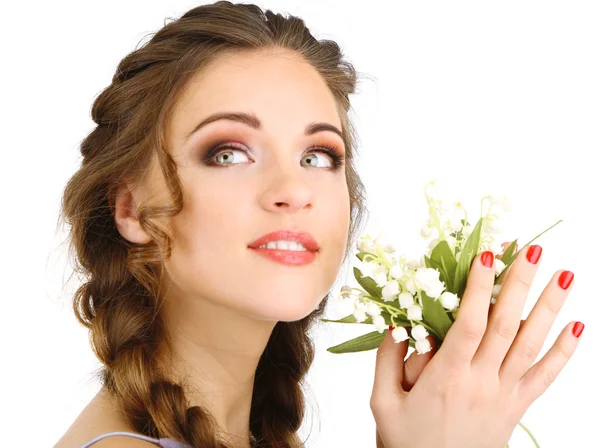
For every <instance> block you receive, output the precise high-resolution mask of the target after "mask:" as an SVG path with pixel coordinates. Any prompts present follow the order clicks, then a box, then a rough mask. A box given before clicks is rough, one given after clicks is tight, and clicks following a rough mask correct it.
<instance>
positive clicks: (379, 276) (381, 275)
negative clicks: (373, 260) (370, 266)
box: [372, 268, 387, 288]
mask: <svg viewBox="0 0 600 448" xmlns="http://www.w3.org/2000/svg"><path fill="white" fill-rule="evenodd" d="M384 269H385V268H384ZM372 279H373V280H374V281H375V283H376V284H377V286H379V287H380V288H382V287H384V286H385V284H386V283H387V273H386V272H385V270H382V269H380V270H378V271H377V272H376V273H375V274H373V276H372Z"/></svg>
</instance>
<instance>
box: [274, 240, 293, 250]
mask: <svg viewBox="0 0 600 448" xmlns="http://www.w3.org/2000/svg"><path fill="white" fill-rule="evenodd" d="M289 247H290V245H289V243H287V242H286V241H277V249H279V250H289Z"/></svg>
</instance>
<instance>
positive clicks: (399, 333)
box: [392, 327, 408, 344]
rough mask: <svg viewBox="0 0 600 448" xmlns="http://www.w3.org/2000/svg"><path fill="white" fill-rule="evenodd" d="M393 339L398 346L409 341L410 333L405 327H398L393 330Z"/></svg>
mask: <svg viewBox="0 0 600 448" xmlns="http://www.w3.org/2000/svg"><path fill="white" fill-rule="evenodd" d="M392 338H393V339H394V342H395V343H396V344H398V343H399V342H403V341H406V340H407V339H408V331H406V328H404V327H396V328H394V329H393V330H392Z"/></svg>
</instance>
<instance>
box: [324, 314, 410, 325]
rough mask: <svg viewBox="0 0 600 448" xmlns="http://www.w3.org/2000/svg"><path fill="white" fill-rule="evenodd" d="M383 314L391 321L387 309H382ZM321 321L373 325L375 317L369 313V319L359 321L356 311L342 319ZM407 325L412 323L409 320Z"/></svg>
mask: <svg viewBox="0 0 600 448" xmlns="http://www.w3.org/2000/svg"><path fill="white" fill-rule="evenodd" d="M381 315H382V316H383V319H384V320H385V321H386V322H391V314H390V313H388V312H387V311H381ZM319 320H320V321H321V322H330V323H340V324H371V325H373V317H372V316H369V315H368V314H367V319H366V320H364V321H362V322H357V321H356V317H354V313H352V314H350V315H348V316H346V317H342V318H341V319H337V320H332V319H319ZM407 325H410V322H408V324H407Z"/></svg>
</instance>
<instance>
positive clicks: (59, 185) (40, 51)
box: [0, 0, 600, 448]
mask: <svg viewBox="0 0 600 448" xmlns="http://www.w3.org/2000/svg"><path fill="white" fill-rule="evenodd" d="M197 5H198V3H196V2H191V1H174V0H169V1H160V2H159V1H147V0H144V1H141V0H138V1H122V0H121V1H108V0H105V1H103V2H91V1H78V2H75V1H73V2H65V1H53V2H45V1H37V2H14V4H13V5H10V6H8V5H7V4H6V3H3V6H2V12H1V13H0V14H1V16H2V18H3V20H2V22H3V25H2V27H0V45H1V47H2V53H1V54H2V60H1V62H0V65H1V67H2V70H1V72H0V78H1V83H0V89H1V98H2V100H1V102H0V113H1V116H0V118H1V125H0V126H1V127H0V129H1V135H2V160H1V162H0V167H1V170H2V171H1V174H2V175H1V176H0V183H1V184H0V186H1V188H0V192H1V193H0V194H1V200H2V209H1V212H0V213H1V214H2V219H1V220H0V226H1V234H2V237H3V246H4V249H3V252H4V255H5V256H4V257H3V259H2V261H0V263H1V269H0V275H1V276H2V293H1V295H2V297H1V302H0V303H2V308H1V311H0V319H1V321H0V344H2V345H1V350H0V354H1V367H0V388H1V396H0V410H1V414H2V417H1V419H0V426H1V428H2V429H1V431H2V439H3V445H6V446H13V444H14V445H19V446H32V447H33V446H36V447H38V446H39V447H41V446H52V445H53V444H54V443H55V442H56V441H57V440H58V439H59V438H60V436H61V435H62V434H63V433H64V432H65V431H66V429H67V428H68V427H69V426H70V424H71V423H72V421H73V420H74V419H75V418H76V416H77V415H78V414H79V412H80V411H81V410H82V409H83V407H84V406H85V405H86V403H87V402H88V401H89V400H90V399H91V398H92V396H93V395H94V394H95V392H96V391H97V389H98V383H97V382H96V381H95V380H94V377H93V372H94V369H96V368H98V367H99V364H98V363H97V361H96V360H95V358H94V356H93V355H92V352H91V349H90V348H89V345H88V340H87V332H86V331H85V330H84V329H83V327H80V326H79V325H78V324H77V322H76V320H75V318H74V316H73V314H72V312H71V309H70V298H71V294H72V293H73V291H74V288H75V286H76V285H72V284H67V283H66V282H67V279H68V278H69V275H70V272H71V271H70V270H69V266H68V264H67V262H66V259H65V253H64V252H65V251H64V247H63V246H61V243H62V242H63V240H64V235H63V234H61V233H57V232H56V231H55V229H56V227H55V225H56V219H57V216H58V207H59V199H60V195H61V193H62V189H63V187H64V185H65V183H66V181H67V180H68V178H69V177H70V176H71V174H72V173H73V172H74V171H75V170H76V169H77V167H78V164H79V152H78V144H79V142H80V141H81V139H83V138H84V136H85V135H86V134H87V133H88V132H89V131H91V129H92V128H93V122H92V121H91V119H90V117H89V115H90V107H91V104H92V102H93V100H94V98H95V96H96V95H97V94H98V93H99V92H100V91H101V90H102V89H103V88H104V87H105V86H106V85H108V84H109V83H110V79H111V77H112V75H113V73H114V71H115V68H116V65H117V64H118V62H119V61H120V59H121V58H123V57H124V56H125V55H126V54H127V53H129V52H130V51H132V50H133V49H134V47H135V46H136V45H137V44H138V42H139V41H140V40H141V39H142V38H143V37H144V36H145V35H146V34H147V33H149V32H153V31H156V30H157V29H158V28H160V27H161V26H162V25H163V23H164V19H165V18H167V17H178V16H180V15H181V14H183V13H184V12H185V11H187V10H188V9H190V8H192V7H194V6H197ZM260 5H261V6H263V7H267V8H273V9H275V10H276V11H278V12H288V13H291V14H294V15H298V16H300V17H302V18H303V19H304V20H305V21H306V23H307V25H308V26H309V28H310V29H311V31H312V32H313V33H314V34H315V35H316V37H318V38H321V39H322V38H329V39H334V40H336V41H337V42H339V43H340V45H341V46H342V48H343V50H344V52H345V54H346V56H347V57H348V59H349V60H350V61H351V62H352V63H353V64H354V65H355V67H356V69H357V70H358V71H359V72H361V73H363V74H364V75H365V77H363V81H362V82H361V84H360V86H359V92H358V93H357V94H356V95H354V96H353V97H352V104H353V109H354V111H353V118H354V119H355V122H356V126H357V129H358V133H359V136H360V142H359V153H360V157H359V171H360V173H361V174H362V177H363V181H364V182H365V184H366V186H367V189H368V195H369V208H370V221H369V225H370V226H376V227H377V228H382V229H384V230H385V231H386V234H387V235H388V240H389V242H391V243H393V244H395V245H397V247H409V246H411V245H414V243H415V241H418V239H419V237H418V234H417V232H418V230H419V229H420V227H421V225H422V224H423V222H424V220H425V219H426V218H427V216H426V207H425V199H424V196H423V194H422V187H423V186H424V185H425V183H426V182H427V181H429V180H430V179H432V178H434V177H442V178H445V179H446V180H447V183H448V184H449V185H450V186H451V187H452V188H453V189H454V193H455V196H456V197H457V198H460V199H462V200H464V201H465V202H466V203H467V204H468V205H469V206H471V207H472V208H471V209H470V210H471V212H472V213H473V214H477V213H479V210H478V200H479V198H481V197H482V196H484V195H486V194H488V193H501V194H506V195H507V196H508V197H509V199H510V200H511V201H512V203H513V211H512V212H511V214H510V224H509V226H508V230H507V234H506V240H512V239H514V238H516V237H520V240H519V241H520V242H521V243H522V244H524V243H526V242H527V241H528V240H529V239H530V238H531V237H533V236H535V235H537V234H538V233H539V232H540V231H541V230H543V229H545V228H547V227H549V226H550V225H552V224H554V223H555V222H556V221H557V220H559V219H563V220H564V221H563V223H561V224H560V225H559V226H557V227H556V228H554V229H553V230H552V231H551V232H549V233H547V234H546V235H544V236H543V237H542V238H541V239H540V240H539V244H541V245H542V246H543V247H544V258H543V262H542V264H541V266H540V268H539V271H538V275H537V277H536V280H535V283H534V284H533V287H532V291H531V294H530V297H529V300H528V302H527V304H526V307H525V308H526V309H525V310H524V316H526V315H527V313H528V312H529V311H530V310H531V308H532V307H533V305H534V303H535V300H536V299H537V297H538V296H539V294H540V293H541V290H542V289H543V287H544V286H545V284H546V282H547V281H548V280H549V278H550V276H551V275H552V274H553V273H554V272H555V271H556V270H558V269H570V270H572V271H573V272H575V275H576V277H575V286H574V288H573V290H572V293H571V295H570V296H569V299H568V301H567V303H566V304H565V306H564V307H563V310H562V311H561V313H560V314H559V316H558V318H557V321H556V323H555V325H554V327H553V328H552V331H551V333H550V335H549V337H548V339H547V340H546V345H545V347H544V349H543V351H542V354H543V353H545V352H546V350H547V349H548V348H549V347H550V345H551V343H552V342H553V341H554V339H555V338H556V336H557V335H558V333H559V332H560V330H561V329H562V328H563V327H564V326H566V325H567V324H568V323H569V322H571V321H575V320H581V321H583V322H584V323H585V324H586V329H585V331H584V333H583V335H582V340H581V342H580V345H579V348H578V350H577V351H576V353H575V355H574V357H573V358H572V360H571V361H570V362H569V364H568V365H567V366H566V368H565V369H564V370H563V372H562V373H561V375H559V377H558V379H557V380H556V382H555V383H554V384H553V385H552V386H551V387H550V389H549V390H548V392H547V393H546V394H545V395H543V396H542V397H541V398H540V399H539V400H538V401H536V402H535V403H534V404H533V406H532V407H531V408H530V409H529V411H528V412H527V413H526V414H525V416H524V418H523V422H524V423H525V424H526V425H528V426H529V428H530V429H531V430H532V431H533V433H534V434H535V435H536V436H537V439H538V441H539V443H540V445H541V446H542V447H543V448H554V447H566V446H569V447H573V446H585V447H590V446H600V442H598V440H599V439H598V435H597V427H598V421H597V420H598V411H597V407H596V404H597V402H598V399H599V398H600V394H599V390H598V387H599V386H598V377H597V372H598V358H597V357H598V346H597V342H598V336H599V332H598V328H599V327H600V318H599V317H598V316H599V314H600V307H599V306H598V302H599V301H600V294H599V292H598V288H597V280H598V273H597V272H598V271H597V269H598V261H597V254H598V221H599V218H600V216H599V212H598V193H600V188H599V187H598V166H599V163H598V150H599V147H600V129H599V128H600V81H599V80H600V59H599V55H600V52H599V50H600V48H599V47H600V27H599V26H598V24H599V23H600V6H599V4H598V3H597V2H595V1H587V2H584V1H573V2H556V1H543V2H531V1H504V2H456V1H449V2H435V1H429V2H399V1H376V0H371V1H369V2H364V1H361V2H349V1H341V0H340V1H322V0H319V1H316V0H312V1H306V0H303V1H299V0H295V1H283V0H273V1H265V2H261V3H260ZM344 274H345V272H344V271H342V275H341V277H340V281H339V283H338V284H336V285H335V288H336V289H339V287H340V286H341V285H342V284H344V283H346V282H348V281H349V280H350V278H351V277H349V276H348V277H347V278H344V277H343V275H344ZM328 313H329V315H330V316H337V314H335V313H334V309H333V308H331V309H330V310H329V311H328ZM346 327H347V328H346ZM357 327H360V328H357ZM368 331H371V330H370V329H369V330H368ZM363 332H366V328H365V327H363V326H343V325H342V326H339V324H330V325H329V326H323V327H322V328H320V329H319V330H318V331H317V332H316V333H315V339H316V346H317V356H316V360H315V363H314V367H313V369H312V371H311V373H310V377H309V384H310V392H309V394H308V401H309V405H310V410H309V417H308V418H307V420H306V425H305V426H304V427H303V434H304V435H308V434H309V432H310V437H309V442H308V444H307V446H310V447H315V448H317V447H318V448H325V447H328V448H329V447H338V446H351V447H374V445H375V442H374V433H375V425H374V421H373V418H372V416H371V412H370V409H369V397H370V393H371V387H372V382H373V372H374V361H375V352H374V351H371V352H366V353H361V354H348V355H333V354H330V353H328V352H327V351H326V348H327V347H329V346H331V345H335V344H337V343H340V342H342V341H344V340H346V339H348V338H349V337H351V336H352V337H353V336H356V335H358V334H361V333H363ZM540 356H541V355H540ZM423 418H427V416H423ZM530 446H533V444H532V443H531V441H530V440H529V439H528V438H527V436H526V434H525V433H524V432H523V431H522V430H521V429H520V428H517V429H516V430H515V432H514V434H513V438H512V440H511V447H512V448H515V447H530Z"/></svg>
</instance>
